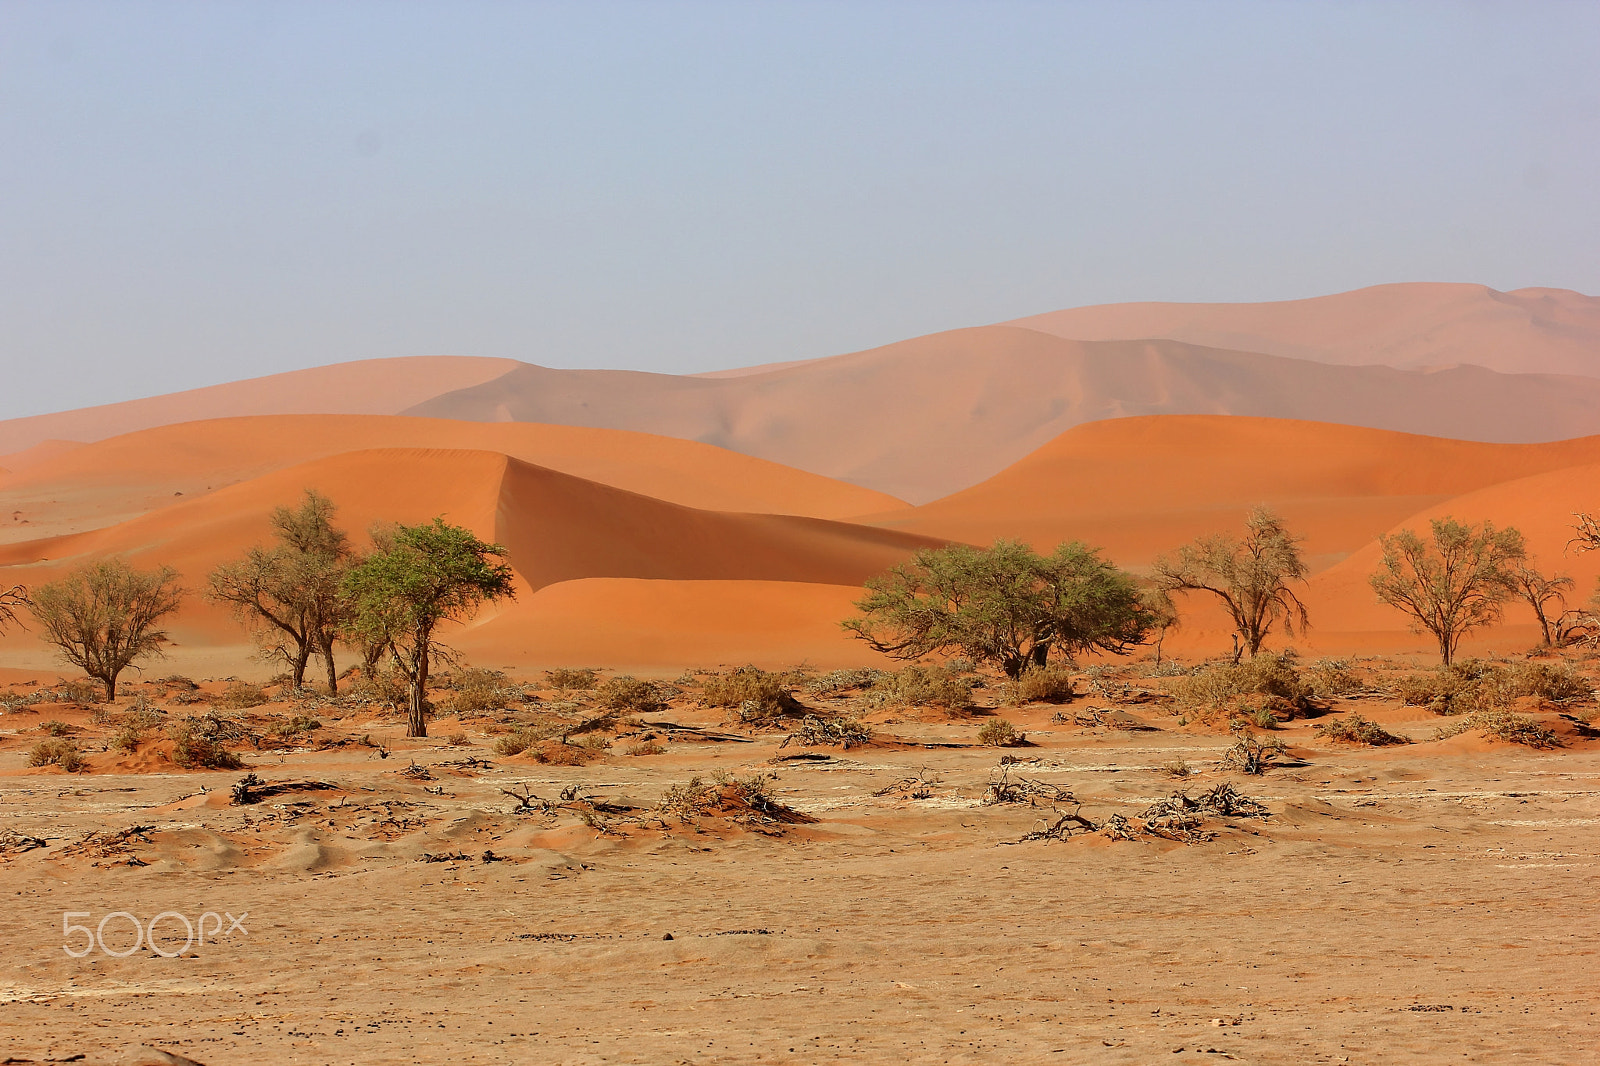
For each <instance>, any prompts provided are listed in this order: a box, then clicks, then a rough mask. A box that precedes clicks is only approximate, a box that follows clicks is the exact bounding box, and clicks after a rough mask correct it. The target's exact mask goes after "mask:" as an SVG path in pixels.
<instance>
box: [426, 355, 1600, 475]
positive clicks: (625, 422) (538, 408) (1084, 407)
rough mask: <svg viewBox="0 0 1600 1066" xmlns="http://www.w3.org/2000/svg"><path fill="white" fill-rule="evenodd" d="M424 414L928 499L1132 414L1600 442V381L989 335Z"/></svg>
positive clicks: (550, 380) (519, 375) (594, 383)
mask: <svg viewBox="0 0 1600 1066" xmlns="http://www.w3.org/2000/svg"><path fill="white" fill-rule="evenodd" d="M409 413H412V414H418V415H428V416H435V417H443V418H452V419H465V420H474V421H503V420H508V419H511V420H518V421H528V422H545V423H560V424H573V425H586V426H603V427H612V428H619V429H634V430H642V431H648V432H651V433H659V434H662V435H664V436H671V437H682V438H686V439H692V440H700V441H705V442H708V443H712V444H717V445H720V446H722V447H724V448H728V449H731V450H734V451H739V452H743V453H745V454H747V455H754V456H760V457H762V458H765V459H770V460H772V461H774V462H779V463H783V464H785V465H787V466H793V467H798V468H799V469H802V470H810V471H812V472H815V473H819V474H823V475H826V476H828V477H831V478H837V479H839V480H843V481H849V482H852V483H854V484H857V485H865V486H869V487H872V488H875V489H878V490H880V491H883V492H888V493H890V494H892V495H895V496H898V497H900V498H903V499H907V500H912V501H914V502H927V501H929V500H933V499H936V498H938V497H940V496H943V495H947V494H949V493H951V492H954V491H957V490H959V489H962V488H965V487H967V486H970V485H974V484H976V483H977V482H979V481H982V480H983V479H984V478H986V477H989V476H991V475H993V474H995V473H997V472H998V471H1000V470H1002V469H1004V468H1005V467H1006V466H1007V465H1009V464H1011V463H1013V462H1016V461H1017V460H1019V459H1021V458H1022V457H1023V456H1025V455H1027V454H1028V453H1029V452H1031V451H1033V450H1034V449H1035V448H1038V447H1040V446H1042V445H1044V444H1045V443H1046V442H1048V441H1050V440H1051V439H1053V438H1055V437H1056V436H1058V435H1059V434H1061V433H1062V432H1064V431H1065V430H1067V429H1070V428H1071V427H1073V426H1075V425H1079V424H1081V423H1084V422H1092V421H1096V420H1100V419H1110V418H1119V417H1124V416H1129V415H1144V414H1237V415H1256V416H1273V417H1290V418H1300V419H1307V420H1315V421H1323V422H1341V423H1346V424H1352V425H1363V426H1374V427H1377V428H1383V429H1393V430H1402V431H1407V432H1416V433H1426V434H1430V435H1436V436H1447V437H1456V438H1463V439H1477V440H1507V441H1538V440H1554V439H1561V438H1567V437H1574V436H1580V435H1584V434H1590V433H1600V380H1595V379H1589V378H1583V379H1579V378H1570V377H1567V378H1563V377H1555V376H1549V375H1504V374H1496V373H1493V372H1491V371H1487V370H1483V369H1481V368H1476V367H1467V368H1458V369H1454V370H1445V371H1439V372H1431V373H1424V372H1420V371H1415V370H1396V369H1393V368H1388V367H1376V366H1373V367H1347V366H1329V365H1326V364H1323V363H1317V362H1305V361H1301V360H1293V359H1285V358H1280V357H1277V356H1272V355H1259V354H1254V353H1250V352H1239V351H1224V350H1220V349H1215V348H1201V347H1197V346H1195V345H1192V344H1185V343H1181V342H1177V341H1170V340H1158V341H1144V340H1124V341H1111V342H1082V341H1069V340H1062V339H1060V338H1058V337H1053V336H1049V335H1046V334H1044V333H1041V332H1038V331H1036V330H1031V329H1021V328H1017V327H1014V326H990V327H983V328H978V329H963V330H953V331H950V332H948V333H938V334H934V335H932V336H927V337H918V338H916V339H914V340H908V341H903V342H901V343H898V344H891V345H888V346H886V347H883V348H876V349H873V350H871V351H866V352H857V353H855V354H853V355H842V356H837V357H834V358H831V359H819V360H814V361H811V362H806V363H800V364H781V365H778V366H776V367H772V368H765V369H762V368H757V369H756V370H753V371H751V372H748V373H741V374H738V375H722V376H700V377H672V376H668V375H662V374H643V373H630V372H620V371H574V370H549V369H546V368H543V367H536V366H527V365H522V366H518V367H517V368H516V369H514V370H512V371H510V372H508V373H506V374H505V375H503V376H501V377H499V378H496V379H495V380H493V381H488V382H485V383H483V384H481V385H475V386H472V387H469V388H465V389H461V390H457V391H455V392H452V393H448V394H445V395H443V396H439V397H436V398H434V399H432V400H428V401H426V402H424V403H420V404H418V405H417V406H416V407H414V408H412V409H411V410H410V412H409Z"/></svg>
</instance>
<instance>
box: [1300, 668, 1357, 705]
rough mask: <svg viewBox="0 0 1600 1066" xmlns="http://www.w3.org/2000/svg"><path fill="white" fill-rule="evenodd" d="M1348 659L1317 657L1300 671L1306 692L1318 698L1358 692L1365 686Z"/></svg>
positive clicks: (1329, 697)
mask: <svg viewBox="0 0 1600 1066" xmlns="http://www.w3.org/2000/svg"><path fill="white" fill-rule="evenodd" d="M1353 666H1354V664H1353V663H1352V662H1351V661H1350V660H1349V659H1318V660H1317V661H1316V662H1314V663H1312V664H1311V665H1310V666H1308V667H1306V668H1305V669H1304V670H1303V671H1301V674H1300V676H1301V678H1302V680H1303V682H1304V684H1305V688H1306V691H1307V694H1308V695H1310V696H1312V697H1314V698H1316V699H1319V700H1326V699H1332V698H1334V697H1336V696H1348V695H1349V694H1350V693H1352V692H1360V691H1362V690H1363V689H1364V688H1365V687H1366V686H1365V684H1364V683H1363V682H1362V680H1361V678H1360V677H1359V676H1358V675H1357V674H1356V672H1355V670H1354V669H1352V667H1353Z"/></svg>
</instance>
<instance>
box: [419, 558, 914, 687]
mask: <svg viewBox="0 0 1600 1066" xmlns="http://www.w3.org/2000/svg"><path fill="white" fill-rule="evenodd" d="M860 596H861V589H860V588H858V587H853V586H843V585H821V584H808V583H799V582H783V581H643V580H638V579H632V578H588V579H584V580H578V581H563V582H561V583H559V584H555V585H547V586H546V587H544V588H542V589H540V590H539V591H538V592H536V593H534V594H533V595H532V596H529V597H527V598H526V599H524V600H523V601H522V602H519V603H518V604H516V605H515V606H513V607H511V608H509V609H508V610H506V611H504V612H503V613H501V614H499V615H498V616H496V617H494V618H493V619H491V620H489V621H487V622H485V623H483V624H481V625H477V626H473V627H472V628H471V629H469V630H467V631H465V632H459V633H457V634H453V635H451V636H450V637H449V640H450V642H451V644H452V646H454V647H456V648H459V649H460V650H462V651H464V652H466V653H467V655H468V656H469V657H470V658H471V660H472V661H473V662H474V663H477V664H478V665H481V666H487V667H493V668H498V669H517V670H536V669H543V668H547V667H552V666H570V665H574V664H587V665H594V666H600V665H605V666H610V667H613V668H615V669H618V670H639V671H650V670H661V669H672V670H676V669H681V668H682V667H684V666H685V665H691V664H692V665H697V666H707V667H709V666H717V665H728V666H739V665H743V664H745V663H754V664H755V665H757V666H761V667H764V668H768V669H784V668H789V667H793V666H795V665H797V664H800V663H810V664H812V665H814V666H817V665H822V666H828V667H842V666H885V665H890V664H889V661H888V660H886V659H884V658H883V657H882V656H879V655H877V654H875V653H874V652H872V651H871V650H870V649H868V648H867V647H866V646H865V645H863V644H862V643H861V642H860V641H856V640H850V639H848V638H847V637H846V636H845V635H844V633H843V631H842V630H841V629H840V628H839V620H840V619H843V618H848V617H850V616H851V615H852V614H854V613H855V612H854V609H853V607H852V606H851V605H852V603H853V602H854V601H855V600H857V599H859V598H860Z"/></svg>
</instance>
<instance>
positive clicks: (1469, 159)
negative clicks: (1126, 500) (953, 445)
mask: <svg viewBox="0 0 1600 1066" xmlns="http://www.w3.org/2000/svg"><path fill="white" fill-rule="evenodd" d="M1596 39H1600V9H1597V8H1593V7H1588V6H1579V5H1566V4H1554V3H1551V4H1519V5H1509V4H1472V5H1462V4H1412V5H1405V6H1396V5H1384V4H1344V5H1339V6H1337V7H1332V6H1310V5H1272V4H1265V3H1235V4H1217V5H1206V6H1204V7H1200V6H1187V5H1177V4H1149V5H1139V6H1123V5H1116V6H1113V5H1087V4H1085V5H1071V6H1067V5H1042V4H1024V3H1011V4H985V5H981V6H980V5H956V4H915V5H913V4H898V3H881V4H867V5H861V4H812V5H804V6H800V5H794V6H775V5H774V6H762V7H759V8H756V7H748V6H744V5H735V4H687V3H683V4H654V5H644V4H611V5H588V4H582V5H580V4H541V5H526V6H509V5H494V4H478V5H451V6H449V7H445V6H442V5H436V6H408V7H405V8H396V7H390V6H379V5H376V4H367V3H353V4H342V5H311V4H272V5H267V4H234V5H229V6H219V5H199V4H162V5H156V4H87V3H86V4H74V5H45V4H29V3H15V2H7V3H0V133H3V137H0V143H3V145H4V147H3V148H0V152H3V153H4V160H5V169H4V174H5V178H4V186H3V187H4V189H5V191H6V195H5V196H4V197H0V249H3V251H0V271H3V273H0V281H3V284H0V291H3V295H0V321H3V322H4V326H3V327H0V358H3V360H4V364H5V366H6V368H7V370H8V374H7V385H8V386H9V387H8V388H7V389H6V390H5V393H4V399H3V402H0V417H17V416H22V415H27V414H36V413H42V412H46V411H54V410H61V409H65V408H71V407H79V406H87V405H92V404H98V403H107V402H114V401H117V400H123V399H132V398H135V397H140V396H148V395H155V394H159V393H164V392H169V391H175V390H179V389H186V388H194V387H200V386H204V385H209V384H215V383H220V382H224V381H232V380H238V379H241V378H249V377H256V376H260V375H264V374H271V373H276V372H280V371H285V370H292V369H299V368H304V367H310V366H318V365H324V364H328V363H336V362H345V361H350V360H356V359H365V358H381V357H388V356H404V355H437V354H453V355H476V356H495V357H503V358H513V359H520V360H524V361H528V362H534V363H540V364H543V365H547V366H559V367H572V368H585V367H608V368H617V369H639V370H654V371H662V372H673V373H693V372H705V371H712V370H719V369H727V368H731V367H737V366H749V365H757V364H762V363H772V362H783V361H788V360H794V359H807V358H817V357H822V356H828V355H835V354H840V353H843V352H849V351H856V350H861V349H865V348H870V347H874V346H876V345H881V344H885V343H891V342H894V341H898V340H902V339H905V338H908V337H912V336H917V335H922V334H927V333H932V332H937V331H939V330H944V329H950V328H956V327H961V326H971V325H980V324H983V323H987V322H995V321H1002V320H1005V319H1009V318H1014V317H1019V316H1023V315H1029V314H1035V313H1041V312H1046V311H1052V310H1057V309H1060V308H1066V307H1074V306H1083V305H1089V304H1099V303H1110V302H1125V301H1206V302H1213V301H1219V302H1255V301H1262V300H1283V299H1295V298H1302V297H1311V296H1322V295H1329V294H1332V293H1336V292H1341V291H1347V290H1351V289H1356V288H1363V287H1366V286H1369V285H1376V284H1384V283H1389V282H1401V281H1456V282H1471V283H1476V284H1484V285H1488V286H1491V287H1493V288H1496V289H1501V290H1511V289H1517V288H1525V287H1551V288H1565V289H1573V290H1577V291H1580V292H1586V293H1595V292H1600V262H1597V261H1596V259H1595V257H1594V255H1593V249H1594V247H1595V246H1596V243H1597V240H1600V204H1597V203H1596V202H1595V198H1594V197H1593V195H1592V191H1591V190H1592V188H1593V185H1594V179H1595V177H1596V176H1597V171H1600V136H1597V134H1600V128H1597V127H1600V71H1597V70H1596V69H1595V66H1594V64H1593V63H1592V56H1591V52H1592V42H1593V41H1594V40H1596Z"/></svg>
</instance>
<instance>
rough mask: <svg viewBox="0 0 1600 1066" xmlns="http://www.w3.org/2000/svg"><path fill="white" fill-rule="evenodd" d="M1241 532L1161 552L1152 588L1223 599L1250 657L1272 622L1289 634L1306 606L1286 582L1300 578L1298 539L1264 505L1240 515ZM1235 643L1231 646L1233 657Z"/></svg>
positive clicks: (1302, 626)
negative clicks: (1169, 553)
mask: <svg viewBox="0 0 1600 1066" xmlns="http://www.w3.org/2000/svg"><path fill="white" fill-rule="evenodd" d="M1244 527H1245V532H1244V536H1243V537H1233V536H1229V535H1228V534H1225V533H1218V534H1214V535H1212V536H1209V537H1200V538H1199V539H1197V540H1195V541H1192V542H1191V543H1189V544H1185V545H1184V546H1183V547H1181V548H1179V549H1178V556H1177V558H1176V559H1173V558H1168V557H1167V556H1162V557H1160V558H1158V559H1157V560H1156V562H1155V566H1154V568H1153V569H1154V575H1155V584H1156V587H1157V588H1158V589H1160V590H1162V591H1163V592H1166V593H1169V594H1170V593H1173V592H1208V593H1210V594H1211V595H1213V596H1215V597H1217V598H1218V599H1219V600H1221V601H1222V603H1223V606H1225V607H1226V608H1227V609H1228V614H1229V615H1230V616H1231V617H1232V619H1233V629H1234V633H1235V634H1237V636H1238V638H1239V640H1240V641H1241V642H1242V644H1243V648H1244V649H1245V650H1248V651H1249V652H1250V657H1251V658H1252V659H1253V658H1255V656H1256V654H1257V653H1258V652H1259V651H1260V650H1261V645H1262V643H1263V642H1265V641H1266V639H1267V636H1268V635H1269V634H1270V633H1271V632H1272V628H1273V626H1275V625H1277V624H1279V623H1280V622H1281V623H1282V625H1283V631H1284V632H1285V633H1287V634H1288V635H1289V636H1291V637H1292V636H1294V635H1295V631H1296V630H1297V629H1298V630H1299V631H1300V632H1301V633H1302V634H1303V633H1304V632H1305V631H1306V629H1307V628H1308V627H1309V626H1310V624H1311V620H1310V616H1309V615H1308V614H1307V612H1306V606H1305V604H1304V603H1302V602H1301V601H1300V598H1299V596H1297V595H1295V592H1294V590H1293V589H1291V588H1290V587H1289V582H1291V581H1304V580H1305V576H1306V564H1305V561H1304V560H1302V559H1301V558H1300V538H1299V537H1296V536H1294V535H1293V534H1292V533H1290V532H1289V531H1288V530H1287V529H1286V528H1284V525H1283V520H1282V519H1280V518H1279V517H1278V516H1277V515H1275V514H1273V513H1272V512H1271V511H1270V510H1268V509H1267V508H1265V507H1257V508H1255V509H1254V510H1253V511H1251V512H1250V513H1249V515H1247V516H1246V517H1245V520H1244ZM1239 653H1240V648H1239V647H1237V646H1236V647H1235V649H1234V658H1235V659H1237V658H1238V657H1239Z"/></svg>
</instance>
